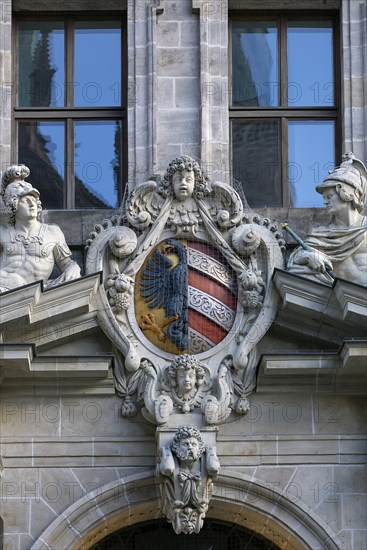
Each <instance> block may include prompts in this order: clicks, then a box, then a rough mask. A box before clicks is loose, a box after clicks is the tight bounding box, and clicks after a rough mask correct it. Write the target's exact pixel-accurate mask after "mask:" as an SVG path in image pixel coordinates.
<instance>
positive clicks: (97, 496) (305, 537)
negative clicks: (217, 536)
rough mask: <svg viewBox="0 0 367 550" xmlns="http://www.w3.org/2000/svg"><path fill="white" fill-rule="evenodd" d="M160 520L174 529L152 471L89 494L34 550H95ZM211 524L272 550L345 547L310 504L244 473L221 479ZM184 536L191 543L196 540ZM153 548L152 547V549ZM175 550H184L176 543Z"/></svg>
mask: <svg viewBox="0 0 367 550" xmlns="http://www.w3.org/2000/svg"><path fill="white" fill-rule="evenodd" d="M155 521H158V522H159V521H162V522H164V523H165V525H167V528H169V529H170V530H172V527H171V525H170V524H168V523H166V520H165V519H164V518H163V517H162V512H161V500H160V494H159V487H158V482H157V479H156V477H155V472H154V471H153V470H151V471H146V472H144V473H139V474H134V475H131V476H128V477H126V478H125V479H121V480H119V481H118V482H113V483H109V484H107V485H105V486H103V487H101V488H100V489H99V490H98V491H93V492H91V493H89V494H88V495H85V496H84V497H83V498H82V499H80V500H79V501H77V502H75V503H74V504H73V505H72V506H70V507H69V508H68V509H67V510H65V511H64V512H63V514H62V515H61V516H59V517H58V518H57V519H56V520H55V521H53V522H52V523H51V524H50V525H49V526H48V527H47V529H46V530H45V531H44V532H43V533H42V534H41V536H40V537H39V539H38V540H37V541H36V542H35V543H34V545H33V546H32V549H31V550H50V548H62V549H63V550H90V549H91V548H93V546H95V545H96V544H97V543H99V542H100V541H102V540H103V539H105V538H106V537H108V536H110V535H112V534H113V533H117V532H119V531H121V530H122V529H128V528H133V527H134V526H135V525H137V524H140V523H142V522H155ZM210 522H215V523H222V524H223V522H228V523H230V524H232V525H235V526H236V528H244V529H247V530H249V531H250V532H254V533H255V532H256V536H257V537H258V538H260V539H261V537H263V538H264V539H265V540H267V541H271V542H273V547H270V548H272V550H275V549H276V548H284V549H286V550H308V549H310V548H312V550H342V549H344V548H345V547H344V546H343V543H342V541H341V540H340V539H339V538H338V537H337V535H336V534H335V533H334V532H333V531H332V530H331V529H330V527H329V526H328V525H326V524H325V523H324V522H323V521H322V520H321V518H319V517H318V516H317V515H316V514H315V513H314V512H312V511H310V510H309V509H308V508H307V507H306V506H305V505H304V504H302V503H300V502H297V503H294V502H292V501H291V500H289V499H288V498H287V497H286V496H285V495H283V494H282V493H280V492H279V491H277V490H276V489H269V487H268V486H265V485H264V484H263V483H262V482H261V481H260V480H257V479H255V478H250V477H249V476H247V475H245V474H241V473H239V472H232V471H225V470H222V472H221V473H220V474H219V476H218V478H217V479H216V481H215V491H214V493H213V497H212V500H211V503H210V507H209V510H208V513H207V517H206V519H205V522H204V524H205V523H207V524H208V523H210ZM172 532H173V530H172ZM177 536H180V535H175V537H177ZM183 536H185V537H186V538H187V540H189V539H190V538H193V537H194V535H183ZM195 536H196V535H195ZM97 548H98V546H97ZM153 548H154V546H153V545H152V544H150V546H149V550H153ZM159 548H160V547H159ZM209 548H210V546H209ZM245 548H246V547H245ZM250 548H251V547H250ZM255 548H256V547H255ZM265 549H266V547H265ZM121 550H122V548H121ZM139 550H140V548H139ZM172 550H181V549H179V548H178V547H177V545H176V544H175V545H174V546H173V548H172ZM195 550H196V549H195ZM204 550H206V549H205V547H204ZM212 550H214V549H212ZM231 550H232V549H231ZM234 550H239V549H238V548H236V547H235V548H234ZM241 550H242V549H241ZM251 550H252V549H251ZM256 550H257V549H256ZM262 550H264V549H262ZM266 550H268V549H266Z"/></svg>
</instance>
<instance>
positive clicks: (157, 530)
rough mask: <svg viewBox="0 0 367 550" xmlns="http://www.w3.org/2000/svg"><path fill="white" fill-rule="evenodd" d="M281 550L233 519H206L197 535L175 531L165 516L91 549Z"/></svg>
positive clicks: (100, 542)
mask: <svg viewBox="0 0 367 550" xmlns="http://www.w3.org/2000/svg"><path fill="white" fill-rule="evenodd" d="M136 548H139V550H152V548H159V550H280V549H279V546H277V545H276V544H275V543H274V542H272V541H270V540H267V539H265V538H263V537H262V536H261V535H258V534H257V533H254V532H253V531H250V530H249V529H246V528H244V527H240V526H239V525H236V524H234V523H228V522H224V521H214V520H211V519H206V521H205V522H204V526H203V528H202V530H201V531H200V533H199V534H197V535H195V534H194V535H184V534H181V535H176V534H175V532H174V531H173V529H172V527H171V525H170V524H169V523H167V521H165V520H157V521H145V522H142V523H137V524H135V525H133V526H131V527H127V528H125V529H121V530H120V531H117V532H115V533H112V534H111V535H109V536H107V537H105V538H104V539H102V540H100V541H99V542H98V543H97V544H95V545H94V546H93V547H92V548H91V550H122V549H123V550H136Z"/></svg>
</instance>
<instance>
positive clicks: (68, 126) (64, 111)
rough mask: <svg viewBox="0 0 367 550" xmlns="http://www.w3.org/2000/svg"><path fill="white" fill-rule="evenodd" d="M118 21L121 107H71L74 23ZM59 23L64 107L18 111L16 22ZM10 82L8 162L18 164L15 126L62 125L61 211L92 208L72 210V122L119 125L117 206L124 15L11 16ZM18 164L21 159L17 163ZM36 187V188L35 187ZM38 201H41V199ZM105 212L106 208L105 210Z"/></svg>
mask: <svg viewBox="0 0 367 550" xmlns="http://www.w3.org/2000/svg"><path fill="white" fill-rule="evenodd" d="M115 19H117V20H119V21H120V22H121V67H120V70H121V90H120V99H121V105H118V106H117V107H111V106H108V107H103V106H96V107H92V106H74V105H73V102H74V86H73V82H74V29H75V21H76V20H79V21H101V22H103V21H111V20H115ZM34 20H38V21H63V22H64V23H65V27H64V33H65V34H64V36H65V39H64V76H65V83H66V85H65V83H64V106H63V107H20V106H18V101H19V85H18V83H19V78H18V76H19V74H18V68H19V48H18V37H19V22H20V21H34ZM12 42H13V44H12V48H13V52H14V54H13V68H12V72H13V82H16V83H17V85H16V87H15V93H14V94H13V95H12V136H13V139H12V143H11V151H12V158H16V159H17V162H18V158H17V157H18V143H19V140H18V124H19V122H54V121H64V122H65V137H64V185H65V187H64V204H63V206H62V208H60V209H58V210H61V209H67V210H74V209H77V210H84V209H88V208H95V207H88V206H86V207H76V206H75V172H74V169H75V166H74V150H75V143H74V122H79V121H91V122H92V121H98V120H108V121H111V122H113V121H121V128H122V133H121V135H122V140H121V142H122V143H121V147H122V150H121V151H120V155H121V172H120V179H121V182H120V185H119V189H118V202H119V204H121V201H122V198H123V196H124V187H125V182H126V181H127V158H128V155H127V135H128V130H127V120H128V117H127V90H128V72H127V21H126V12H125V11H123V12H115V11H111V12H109V11H108V12H101V13H99V14H98V15H96V13H95V12H87V11H72V12H61V13H58V14H55V12H47V11H44V12H42V13H41V14H38V13H37V14H36V13H34V12H30V13H27V14H24V13H23V12H22V13H17V12H15V13H14V14H13V37H12ZM19 160H21V159H19ZM36 185H37V184H36ZM41 199H42V197H41ZM106 208H108V207H106Z"/></svg>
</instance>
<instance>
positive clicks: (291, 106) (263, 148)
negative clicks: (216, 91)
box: [229, 12, 340, 208]
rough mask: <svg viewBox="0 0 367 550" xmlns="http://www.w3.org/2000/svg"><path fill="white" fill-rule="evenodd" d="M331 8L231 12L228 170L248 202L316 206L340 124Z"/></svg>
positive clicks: (334, 16) (335, 154) (334, 21)
mask: <svg viewBox="0 0 367 550" xmlns="http://www.w3.org/2000/svg"><path fill="white" fill-rule="evenodd" d="M337 28H338V20H337V14H330V13H318V14H317V17H315V13H312V14H308V13H302V15H300V14H299V13H289V14H274V13H273V12H272V13H269V14H268V15H266V14H262V15H261V17H260V16H256V15H254V14H253V13H251V14H250V13H248V14H245V13H242V14H241V15H240V16H239V15H237V14H236V15H233V17H231V19H230V40H231V43H230V54H231V55H230V59H231V63H230V77H231V95H230V113H229V116H230V127H231V147H232V170H233V177H234V178H235V179H236V180H238V181H240V182H241V183H242V186H243V189H244V193H245V195H246V198H247V200H248V202H249V204H250V206H254V207H266V206H267V207H272V206H291V207H296V208H297V207H298V208H302V207H318V206H322V197H321V196H320V195H319V194H318V193H316V191H315V184H316V183H318V182H320V181H321V180H322V179H323V178H324V177H325V175H326V174H327V173H328V170H329V169H330V168H331V167H333V166H334V163H335V158H339V156H340V151H338V150H337V151H336V148H337V144H338V135H339V133H340V131H339V118H340V117H339V88H338V81H339V77H338V67H337V63H336V60H337V59H338V49H337V48H338V36H337Z"/></svg>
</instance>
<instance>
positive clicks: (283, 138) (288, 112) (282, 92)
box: [228, 10, 342, 208]
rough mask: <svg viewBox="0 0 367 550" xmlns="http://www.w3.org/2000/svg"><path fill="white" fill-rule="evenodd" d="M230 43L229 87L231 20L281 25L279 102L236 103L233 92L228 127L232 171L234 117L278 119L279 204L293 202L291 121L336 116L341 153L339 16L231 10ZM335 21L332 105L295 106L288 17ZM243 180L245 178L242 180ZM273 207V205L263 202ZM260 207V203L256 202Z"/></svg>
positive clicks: (332, 12) (336, 149) (336, 139)
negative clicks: (291, 93) (290, 77)
mask: <svg viewBox="0 0 367 550" xmlns="http://www.w3.org/2000/svg"><path fill="white" fill-rule="evenodd" d="M228 15H229V45H228V62H229V67H228V68H229V71H228V78H229V83H230V90H232V87H233V80H232V69H233V67H232V36H233V33H232V22H233V21H241V20H242V21H250V20H253V21H275V22H276V23H277V29H278V43H277V53H278V61H279V62H278V98H279V100H278V101H279V105H278V106H270V107H263V106H259V107H257V106H235V105H233V104H232V96H233V94H232V93H230V94H229V130H230V166H231V170H232V174H233V139H232V136H233V131H232V124H233V121H237V122H241V120H242V121H244V122H246V121H252V120H253V121H259V120H263V121H264V120H267V119H269V120H278V121H279V133H280V143H279V149H280V158H279V162H280V186H281V199H282V200H281V204H280V205H279V206H278V207H287V208H289V207H290V206H291V191H290V190H291V185H290V179H289V170H288V167H289V161H288V121H297V120H299V121H302V120H304V121H311V120H333V121H334V124H335V132H334V152H335V159H337V158H340V156H341V135H342V128H341V65H340V63H339V62H338V61H339V60H340V47H341V46H340V17H339V12H338V11H335V10H329V11H328V10H318V11H310V10H272V11H269V10H261V12H259V11H258V10H257V11H255V10H230V11H229V14H228ZM292 20H297V21H310V20H311V21H312V20H313V21H326V20H329V21H332V29H333V78H334V105H333V106H322V107H315V106H292V105H288V98H287V91H288V67H287V61H288V60H287V23H288V21H292ZM241 183H243V182H241ZM265 206H269V207H274V208H276V206H272V205H264V207H265ZM257 208H258V206H257Z"/></svg>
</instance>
